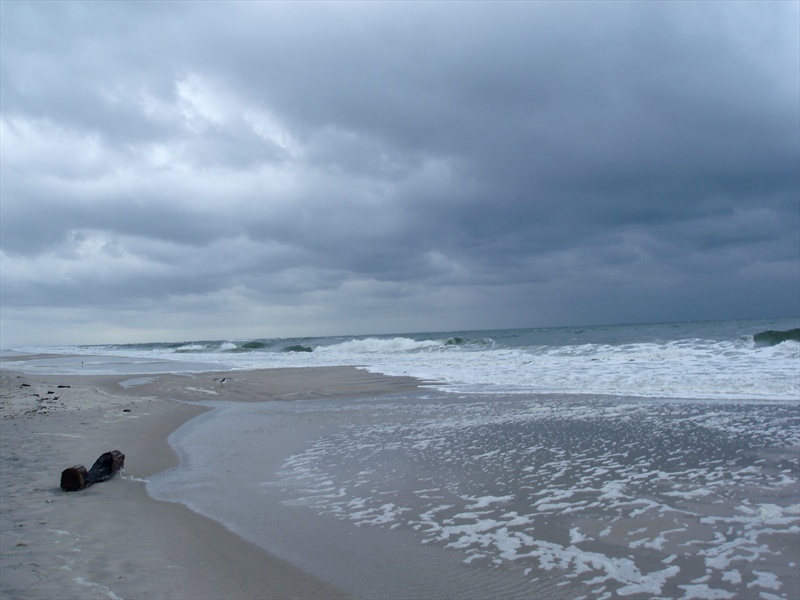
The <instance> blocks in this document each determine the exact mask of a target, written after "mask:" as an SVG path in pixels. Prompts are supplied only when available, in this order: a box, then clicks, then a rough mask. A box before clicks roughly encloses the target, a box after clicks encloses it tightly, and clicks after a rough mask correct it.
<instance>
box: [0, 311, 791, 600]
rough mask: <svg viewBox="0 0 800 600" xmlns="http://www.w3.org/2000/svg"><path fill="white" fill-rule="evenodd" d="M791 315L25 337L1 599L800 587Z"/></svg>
mask: <svg viewBox="0 0 800 600" xmlns="http://www.w3.org/2000/svg"><path fill="white" fill-rule="evenodd" d="M763 325H764V324H762V323H758V324H755V325H754V324H750V323H745V324H727V323H712V324H699V325H691V326H682V327H680V328H676V327H673V326H662V325H658V326H648V327H646V328H642V327H618V328H611V329H596V330H590V331H585V330H572V329H567V328H563V329H560V330H558V331H551V330H548V331H535V330H526V331H515V330H509V331H502V332H498V331H492V332H474V333H470V332H447V333H445V334H441V333H439V334H430V333H429V334H418V335H416V336H415V338H400V337H396V336H384V337H381V338H375V337H365V338H362V339H352V340H351V339H341V338H336V339H318V340H307V339H302V340H300V339H297V340H266V339H265V340H261V341H259V342H258V343H255V342H253V341H251V342H244V341H241V340H235V341H227V340H216V341H206V342H197V343H183V342H180V343H178V342H175V343H168V344H165V343H159V344H146V345H139V346H90V347H71V348H53V351H52V353H51V354H48V355H46V356H42V355H39V356H36V355H30V354H27V355H26V354H25V353H23V352H15V351H9V352H6V353H5V356H4V358H3V360H2V369H0V373H2V403H0V417H2V421H0V423H1V424H2V432H0V433H1V434H2V435H0V444H2V447H0V450H1V451H2V452H0V460H2V464H1V465H0V466H1V467H2V470H0V475H2V486H1V493H2V498H0V500H2V502H0V533H2V536H0V537H1V539H2V542H0V543H1V544H2V547H1V548H0V550H2V554H1V555H0V595H1V596H2V598H9V599H12V598H14V599H16V598H32V599H35V598H41V599H46V598H47V599H49V598H52V597H67V598H111V599H114V598H124V599H135V598H176V599H177V598H209V599H211V598H270V597H272V598H289V597H302V598H315V597H316V598H336V597H352V598H370V599H371V598H414V599H423V598H430V599H440V598H454V599H455V598H458V599H463V598H476V599H482V598H500V597H503V598H572V599H576V600H578V599H587V600H588V599H590V598H592V599H595V598H596V599H598V600H606V599H611V598H625V599H632V600H636V599H641V600H644V599H650V598H680V599H683V600H693V599H695V598H697V599H737V598H739V599H745V600H750V599H751V598H758V599H759V600H762V599H763V600H776V599H783V600H794V599H795V598H797V597H798V596H800V577H798V565H800V404H798V402H797V398H798V390H800V381H798V380H799V379H800V377H798V372H797V364H798V363H797V359H798V343H797V342H796V341H788V342H784V343H778V344H774V345H759V344H756V343H755V342H754V340H753V337H752V335H746V334H745V335H743V334H742V331H747V330H756V331H757V330H758V328H759V327H763ZM698 334H702V337H701V336H700V335H698ZM300 347H302V348H303V350H302V351H287V348H300ZM333 363H339V364H333ZM343 364H344V365H348V366H342V365H343ZM252 365H262V366H261V367H258V368H255V367H253V366H252ZM112 449H118V450H120V451H122V452H123V453H124V454H125V455H126V464H125V469H124V472H123V473H121V475H120V476H117V477H114V478H112V479H111V480H109V481H106V482H103V483H100V484H97V485H94V486H92V487H90V488H88V489H85V490H82V491H79V492H74V493H65V492H62V491H61V490H60V489H59V487H58V483H59V477H60V472H61V471H62V470H63V469H64V468H67V467H70V466H73V465H75V464H84V465H86V466H87V467H89V466H91V464H92V463H93V462H94V461H95V460H96V459H97V457H98V456H100V455H101V454H102V453H104V452H107V451H109V450H112Z"/></svg>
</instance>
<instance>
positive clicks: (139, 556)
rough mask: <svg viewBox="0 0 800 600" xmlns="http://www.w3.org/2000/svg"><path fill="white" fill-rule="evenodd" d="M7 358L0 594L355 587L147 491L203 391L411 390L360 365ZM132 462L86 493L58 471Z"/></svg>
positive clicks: (267, 592) (272, 395) (317, 594)
mask: <svg viewBox="0 0 800 600" xmlns="http://www.w3.org/2000/svg"><path fill="white" fill-rule="evenodd" d="M14 364H15V362H14V361H3V364H2V368H0V377H1V378H2V379H1V380H0V597H2V598H3V599H6V598H8V599H12V598H13V599H17V598H19V599H22V598H31V599H33V598H41V599H50V598H106V599H108V598H111V599H115V598H125V599H136V598H143V599H144V598H163V599H168V598H187V599H188V598H290V597H302V598H339V597H345V594H344V593H342V592H341V591H340V590H338V589H336V588H334V587H333V586H331V585H329V584H327V583H325V582H322V581H320V580H318V579H315V578H313V577H311V576H309V575H308V574H306V573H304V572H302V571H301V570H299V569H297V568H295V567H294V566H292V565H291V564H289V563H287V562H285V561H283V560H281V559H279V558H277V557H275V556H272V555H270V554H268V553H266V552H265V551H263V550H262V549H261V548H259V547H257V546H254V545H252V544H250V543H248V542H246V541H245V540H243V539H242V538H240V537H238V536H236V535H235V534H233V533H231V532H229V531H228V530H227V529H225V528H224V527H223V526H222V525H220V524H218V523H217V522H215V521H212V520H210V519H207V518H205V517H203V516H200V515H198V514H196V513H193V512H191V511H190V510H188V509H186V508H185V507H183V506H181V505H179V504H174V503H168V502H160V501H156V500H154V499H152V498H150V497H149V496H148V495H147V492H146V490H145V483H146V480H147V478H148V477H151V476H152V475H154V474H156V473H159V472H161V471H163V470H165V469H168V468H170V467H173V466H175V465H176V464H177V463H178V458H177V455H176V454H175V452H174V451H173V450H172V449H171V447H170V446H169V444H168V443H167V436H168V435H169V434H170V433H171V432H172V431H174V430H175V429H176V428H177V427H179V426H180V425H181V424H182V423H184V422H186V421H187V420H188V419H190V418H192V417H193V416H196V415H198V414H200V413H202V412H203V411H204V410H206V409H205V408H204V407H201V406H198V405H195V404H192V402H193V401H196V400H203V399H214V400H236V401H269V400H274V399H282V400H287V399H307V398H334V397H360V396H367V395H381V394H386V393H392V392H400V391H403V390H410V389H413V388H415V387H416V386H417V385H418V383H419V382H418V381H416V380H414V379H411V378H389V377H384V376H380V375H373V374H370V373H367V372H365V371H361V370H357V369H353V368H349V367H341V368H339V367H334V368H311V369H272V370H261V371H248V372H243V371H236V372H225V373H198V374H191V375H174V374H163V375H140V376H132V375H118V376H108V375H106V376H66V375H39V374H37V375H29V374H24V373H19V372H15V371H13V367H14ZM112 449H119V450H121V451H122V452H123V453H124V454H125V455H126V462H125V470H124V472H123V473H122V474H121V475H120V476H117V477H114V478H113V479H111V480H109V481H107V482H104V483H101V484H97V485H94V486H92V487H90V488H87V489H85V490H82V491H79V492H72V493H66V492H63V491H62V490H61V489H60V488H59V481H60V473H61V471H62V470H63V469H65V468H67V467H70V466H73V465H75V464H84V465H86V466H87V468H88V467H90V466H91V464H92V463H93V462H94V461H95V460H96V459H97V457H98V456H100V454H102V453H103V452H106V451H109V450H112Z"/></svg>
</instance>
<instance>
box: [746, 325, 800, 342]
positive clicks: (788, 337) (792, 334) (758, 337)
mask: <svg viewBox="0 0 800 600" xmlns="http://www.w3.org/2000/svg"><path fill="white" fill-rule="evenodd" d="M753 341H754V342H755V343H756V344H762V345H767V346H775V345H777V344H781V343H783V342H788V341H794V342H800V329H790V330H788V331H775V330H774V329H767V330H766V331H761V332H759V333H756V334H755V335H754V336H753Z"/></svg>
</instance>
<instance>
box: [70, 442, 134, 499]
mask: <svg viewBox="0 0 800 600" xmlns="http://www.w3.org/2000/svg"><path fill="white" fill-rule="evenodd" d="M124 466H125V455H124V454H123V453H122V452H120V451H119V450H112V451H111V452H106V453H105V454H102V455H100V458H98V459H97V460H96V461H95V462H94V465H92V468H91V469H89V470H88V471H87V470H86V467H84V466H83V465H76V466H74V467H70V468H69V469H64V470H63V471H62V472H61V489H62V490H64V491H65V492H75V491H77V490H82V489H83V488H87V487H89V486H90V485H92V484H95V483H100V482H101V481H105V480H106V479H110V478H111V477H113V476H114V475H115V474H116V473H117V472H119V470H120V469H122V467H124Z"/></svg>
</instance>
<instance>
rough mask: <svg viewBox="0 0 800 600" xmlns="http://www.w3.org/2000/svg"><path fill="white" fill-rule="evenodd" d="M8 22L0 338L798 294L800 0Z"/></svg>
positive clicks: (370, 7)
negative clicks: (49, 331) (80, 317)
mask: <svg viewBox="0 0 800 600" xmlns="http://www.w3.org/2000/svg"><path fill="white" fill-rule="evenodd" d="M0 10H2V24H1V26H2V53H0V64H1V66H2V72H1V73H0V76H1V77H2V144H3V146H2V151H3V155H2V159H3V160H2V182H1V185H2V215H1V216H2V220H0V228H1V229H0V233H2V253H3V254H2V258H3V269H2V278H3V282H2V283H3V285H2V302H3V309H4V322H5V325H4V328H5V330H6V331H16V332H18V331H20V330H21V329H22V328H24V327H26V326H28V327H32V325H30V323H31V322H32V321H34V320H35V319H34V317H33V316H30V317H28V316H26V315H28V314H30V315H34V314H37V313H36V312H35V311H36V307H52V308H53V309H54V310H55V309H60V310H63V311H64V315H65V317H64V318H65V319H66V318H69V319H74V318H75V317H74V315H75V314H76V312H75V311H80V310H85V311H91V310H94V309H97V310H100V309H101V308H102V311H103V312H102V315H101V316H100V317H98V318H97V322H98V323H100V322H105V323H116V324H117V325H116V327H115V328H114V331H115V333H116V334H117V335H119V334H120V333H119V332H120V331H122V330H125V327H127V324H126V323H127V322H126V321H125V319H126V317H125V315H122V313H121V310H122V309H119V310H118V311H117V312H114V308H113V307H114V306H117V307H126V308H125V310H126V311H131V314H138V317H139V318H142V319H145V320H146V321H147V327H146V328H145V329H146V331H147V333H148V334H150V335H152V334H153V332H157V331H158V330H159V326H160V325H161V324H162V323H163V322H165V321H169V320H175V315H178V314H180V315H181V318H180V319H178V320H180V321H181V322H182V325H181V326H182V328H183V329H182V331H185V332H186V334H185V335H186V336H187V337H188V336H191V335H193V334H194V335H196V336H198V337H207V336H208V335H210V333H204V332H206V331H208V327H209V319H211V320H212V321H216V322H217V323H216V328H217V329H216V330H219V331H223V333H220V334H219V335H221V336H225V335H236V332H237V331H241V330H243V328H247V329H248V330H249V329H251V328H253V327H262V328H263V335H269V334H271V333H273V332H276V333H277V332H278V330H280V332H283V333H292V332H311V333H325V332H334V331H335V332H345V333H346V332H356V331H388V330H391V329H393V328H403V329H424V328H431V327H434V326H435V325H441V326H443V327H490V326H511V325H527V324H531V325H534V324H551V323H569V322H571V323H578V322H600V321H626V320H668V319H692V318H717V317H747V316H762V315H769V314H777V315H780V314H793V313H795V312H796V310H797V305H798V302H800V298H798V287H800V281H798V278H800V274H798V270H799V267H798V248H800V233H799V230H800V201H799V200H798V195H799V194H800V190H799V188H800V184H799V182H798V179H799V178H800V176H799V175H798V161H800V116H799V115H800V92H799V91H798V90H799V89H800V82H799V81H798V78H799V75H798V72H799V71H800V65H798V50H799V48H798V45H799V42H798V29H800V26H798V4H797V3H791V2H778V3H771V2H756V3H725V4H722V3H704V2H698V3H669V2H663V3H662V2H653V3H600V2H598V3H559V2H554V3H546V2H532V3H494V2H493V3H457V4H453V3H415V4H406V3H341V4H340V3H271V2H265V3H252V2H250V3H185V2H172V3H160V2H158V3H157V2H148V3H93V2H89V3H71V2H66V3H48V4H41V3H31V2H4V3H2V5H0ZM154 306H157V307H158V310H157V311H154V310H153V307H154ZM137 307H138V308H137ZM26 311H27V312H26ZM137 311H138V312H137ZM232 313H236V314H237V315H239V316H238V317H232V316H231V314H232ZM126 314H127V313H126ZM148 314H149V315H150V316H149V317H148V316H147V315H148ZM67 315H69V316H67ZM170 315H172V316H170ZM209 315H212V316H209ZM213 315H216V316H213ZM159 319H161V320H159ZM442 319H448V320H447V321H443V320H442ZM89 320H91V319H89ZM120 323H122V324H120ZM204 327H205V328H206V329H204ZM225 327H228V331H227V332H224V330H225ZM98 328H100V326H99V325H98ZM293 328H294V329H293ZM167 331H171V330H169V329H165V332H167ZM70 333H71V335H74V332H70ZM4 335H5V336H7V335H8V334H4ZM98 335H99V334H98ZM164 335H168V333H165V334H164ZM17 337H19V338H20V339H21V337H22V336H20V335H17ZM89 337H92V336H89ZM95 337H96V336H95ZM92 339H95V338H94V337H92Z"/></svg>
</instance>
